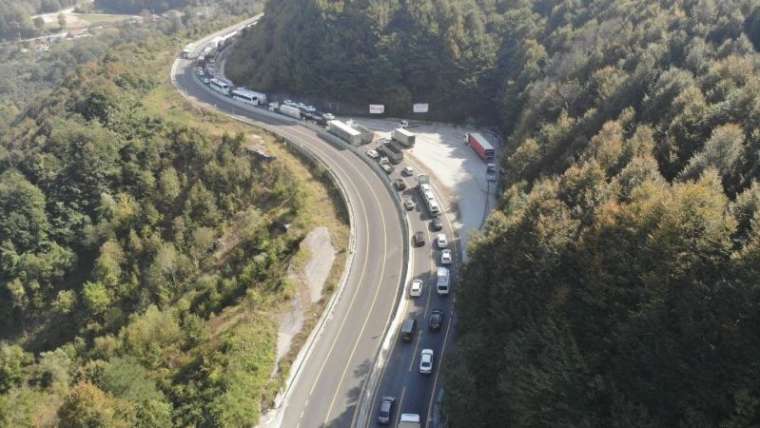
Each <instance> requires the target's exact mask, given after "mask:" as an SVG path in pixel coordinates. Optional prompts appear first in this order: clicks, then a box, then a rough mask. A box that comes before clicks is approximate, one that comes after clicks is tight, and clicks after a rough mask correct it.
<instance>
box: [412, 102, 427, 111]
mask: <svg viewBox="0 0 760 428" xmlns="http://www.w3.org/2000/svg"><path fill="white" fill-rule="evenodd" d="M429 109H430V105H428V103H415V104H414V105H413V106H412V111H413V112H415V113H427V112H428V110H429Z"/></svg>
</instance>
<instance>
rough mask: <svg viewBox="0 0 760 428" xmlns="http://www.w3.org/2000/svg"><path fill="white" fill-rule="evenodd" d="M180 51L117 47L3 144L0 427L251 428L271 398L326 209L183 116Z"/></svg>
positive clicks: (144, 43)
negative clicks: (300, 258) (298, 273)
mask: <svg viewBox="0 0 760 428" xmlns="http://www.w3.org/2000/svg"><path fill="white" fill-rule="evenodd" d="M176 51H177V43H176V41H175V40H173V39H171V38H170V37H167V36H163V35H161V34H159V33H154V34H153V35H151V36H146V37H145V38H144V39H143V40H141V41H140V42H135V43H128V42H125V43H122V44H121V45H119V46H115V47H111V48H110V50H109V52H108V53H107V54H105V56H104V57H103V58H102V59H101V60H99V61H96V62H91V63H88V64H87V65H85V66H82V67H80V68H78V69H77V71H76V73H74V74H72V75H69V77H68V78H67V79H66V80H65V82H64V83H63V84H62V85H61V86H60V87H59V88H57V89H55V90H53V91H52V92H51V93H50V94H47V95H46V96H45V97H44V98H41V99H38V100H37V101H35V102H33V103H32V104H31V105H30V106H29V107H28V108H27V109H26V110H25V111H24V112H23V113H21V114H20V115H19V116H18V117H17V118H16V119H15V121H13V123H11V126H10V127H9V130H8V132H6V133H3V134H2V136H0V237H2V238H1V239H0V426H8V427H11V426H14V427H16V426H89V427H96V426H97V427H133V426H136V427H157V426H160V427H168V426H238V425H245V426H251V425H255V423H256V422H257V420H258V417H259V414H260V411H261V407H262V405H263V404H264V403H266V402H268V401H269V400H271V398H272V396H273V394H274V392H275V390H276V389H277V388H278V387H279V384H278V382H279V380H278V379H271V377H270V376H271V374H272V372H273V370H274V368H275V346H276V322H275V317H274V313H273V311H275V310H276V308H277V307H278V306H279V305H280V304H281V302H284V301H285V300H286V299H287V297H288V295H289V294H290V293H292V292H293V291H292V289H291V288H292V285H290V284H289V282H288V280H287V278H286V274H287V269H288V265H289V264H290V262H291V260H292V259H293V258H294V256H295V255H296V251H297V250H298V244H299V242H300V241H301V240H302V239H303V237H304V235H305V233H306V232H307V231H308V228H310V227H313V226H312V224H313V223H312V222H313V221H314V220H315V218H314V217H313V212H321V213H322V215H323V216H324V215H327V214H328V213H331V212H332V211H330V210H331V209H332V205H331V201H330V199H329V195H328V194H327V192H326V190H325V189H324V188H321V189H317V190H314V189H313V188H312V187H314V186H315V184H314V183H312V180H314V179H313V178H309V179H308V180H309V181H308V183H307V178H305V177H306V175H305V176H301V175H299V176H296V175H294V173H293V170H294V169H291V168H290V166H289V165H290V164H291V163H298V162H297V161H296V160H295V159H293V158H292V156H290V155H288V154H287V153H279V152H278V153H277V154H278V156H277V157H278V160H277V161H274V162H267V161H264V160H261V159H258V158H257V157H255V156H253V155H252V154H251V153H250V152H249V151H248V149H247V146H248V145H249V143H250V138H251V135H250V134H248V135H246V134H242V133H237V132H239V131H241V130H246V132H247V133H249V132H250V128H244V127H242V126H238V125H235V124H231V123H229V122H224V121H222V120H221V119H219V118H217V117H215V116H213V115H205V116H204V117H202V118H195V117H194V116H192V115H191V114H189V113H188V112H186V111H184V109H186V108H187V106H186V105H184V104H183V103H182V102H180V101H177V99H178V98H179V95H177V94H175V91H174V89H173V88H172V87H171V85H170V84H169V82H168V78H167V76H168V70H169V65H170V63H171V61H173V59H174V57H175V55H176ZM169 94H171V95H169ZM172 97H176V98H172ZM226 129H230V130H234V131H235V133H232V134H226V133H223V132H222V130H226ZM262 138H263V139H262V140H261V141H262V144H263V143H264V142H265V141H266V142H267V144H269V142H271V140H272V139H271V137H269V136H266V135H264V136H262ZM280 159H283V160H282V161H281V160H280ZM298 168H300V169H301V170H304V167H303V165H301V166H299V167H298ZM304 174H308V172H305V173H304ZM315 183H317V184H319V182H318V181H315ZM307 190H308V192H309V194H308V195H307V194H306V193H307ZM318 192H321V193H318ZM315 195H319V197H320V198H323V199H324V203H327V204H328V205H329V206H328V207H327V208H325V207H324V206H322V205H319V206H316V205H315V204H314V197H315ZM320 203H321V202H320ZM285 223H288V224H291V227H290V228H288V229H287V231H286V230H285V228H283V227H282V225H283V224H285Z"/></svg>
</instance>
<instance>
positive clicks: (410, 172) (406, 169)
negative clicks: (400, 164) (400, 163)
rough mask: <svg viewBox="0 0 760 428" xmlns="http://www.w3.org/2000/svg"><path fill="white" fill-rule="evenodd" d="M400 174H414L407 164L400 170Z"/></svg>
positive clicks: (407, 175) (406, 175) (409, 175)
mask: <svg viewBox="0 0 760 428" xmlns="http://www.w3.org/2000/svg"><path fill="white" fill-rule="evenodd" d="M401 175H403V176H404V177H411V176H413V175H414V170H413V169H412V167H411V166H407V167H405V168H404V169H402V170H401Z"/></svg>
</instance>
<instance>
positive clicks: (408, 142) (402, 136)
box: [391, 128, 417, 147]
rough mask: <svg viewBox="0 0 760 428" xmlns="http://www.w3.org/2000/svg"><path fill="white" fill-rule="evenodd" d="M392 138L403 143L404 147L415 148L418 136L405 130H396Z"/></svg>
mask: <svg viewBox="0 0 760 428" xmlns="http://www.w3.org/2000/svg"><path fill="white" fill-rule="evenodd" d="M391 138H392V139H393V141H398V142H399V143H401V144H402V145H403V146H404V147H414V143H415V142H416V139H417V136H416V135H415V134H414V133H413V132H409V131H408V130H406V129H404V128H396V129H394V130H393V133H391Z"/></svg>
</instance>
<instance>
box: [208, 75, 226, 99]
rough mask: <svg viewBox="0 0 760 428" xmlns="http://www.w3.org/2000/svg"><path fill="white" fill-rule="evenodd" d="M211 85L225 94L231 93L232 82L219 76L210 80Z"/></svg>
mask: <svg viewBox="0 0 760 428" xmlns="http://www.w3.org/2000/svg"><path fill="white" fill-rule="evenodd" d="M209 85H211V89H213V90H215V91H217V92H221V93H222V94H224V95H229V94H230V84H229V83H227V82H225V81H223V80H221V79H219V78H216V77H214V78H213V79H211V80H210V81H209Z"/></svg>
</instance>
